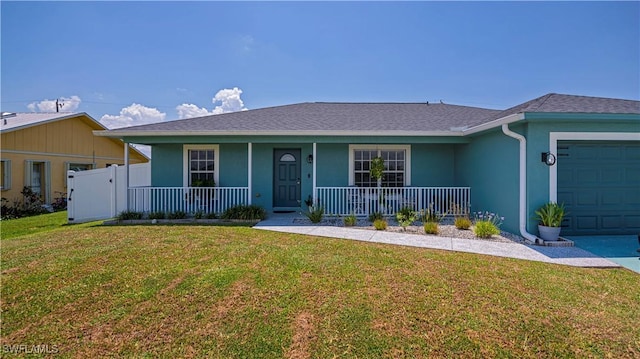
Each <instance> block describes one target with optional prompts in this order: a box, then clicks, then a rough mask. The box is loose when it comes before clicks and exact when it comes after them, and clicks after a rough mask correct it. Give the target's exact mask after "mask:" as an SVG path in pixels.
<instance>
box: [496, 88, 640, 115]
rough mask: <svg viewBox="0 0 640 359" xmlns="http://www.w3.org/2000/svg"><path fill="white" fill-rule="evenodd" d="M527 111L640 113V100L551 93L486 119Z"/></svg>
mask: <svg viewBox="0 0 640 359" xmlns="http://www.w3.org/2000/svg"><path fill="white" fill-rule="evenodd" d="M526 112H553V113H603V114H604V113H615V114H640V101H634V100H622V99H615V98H605V97H590V96H575V95H563V94H556V93H550V94H546V95H544V96H541V97H538V98H536V99H533V100H531V101H527V102H525V103H522V104H519V105H517V106H514V107H511V108H508V109H506V110H504V111H501V112H499V113H497V114H494V115H493V116H492V117H490V118H488V119H486V120H488V121H491V120H496V119H499V118H502V117H506V116H509V115H512V114H516V113H526ZM488 121H485V122H488Z"/></svg>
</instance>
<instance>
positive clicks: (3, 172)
mask: <svg viewBox="0 0 640 359" xmlns="http://www.w3.org/2000/svg"><path fill="white" fill-rule="evenodd" d="M0 181H2V183H0V189H2V190H3V191H5V190H8V189H11V160H0Z"/></svg>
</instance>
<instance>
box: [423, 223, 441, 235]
mask: <svg viewBox="0 0 640 359" xmlns="http://www.w3.org/2000/svg"><path fill="white" fill-rule="evenodd" d="M424 233H426V234H438V233H439V230H438V222H425V223H424Z"/></svg>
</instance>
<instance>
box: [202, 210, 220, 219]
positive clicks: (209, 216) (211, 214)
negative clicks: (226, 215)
mask: <svg viewBox="0 0 640 359" xmlns="http://www.w3.org/2000/svg"><path fill="white" fill-rule="evenodd" d="M204 217H205V218H206V219H218V215H217V214H215V212H211V213H207V215H206V216H204Z"/></svg>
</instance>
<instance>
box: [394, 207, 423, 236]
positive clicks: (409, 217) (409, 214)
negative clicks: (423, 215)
mask: <svg viewBox="0 0 640 359" xmlns="http://www.w3.org/2000/svg"><path fill="white" fill-rule="evenodd" d="M416 219H418V213H416V212H415V211H414V210H412V209H411V208H408V207H404V208H402V209H401V210H400V211H399V212H398V213H396V220H397V221H398V224H399V225H400V226H401V227H402V229H404V230H407V227H408V226H410V225H411V224H413V222H415V221H416Z"/></svg>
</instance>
